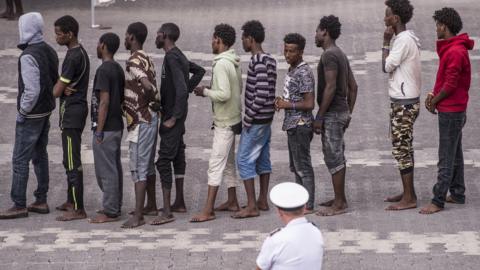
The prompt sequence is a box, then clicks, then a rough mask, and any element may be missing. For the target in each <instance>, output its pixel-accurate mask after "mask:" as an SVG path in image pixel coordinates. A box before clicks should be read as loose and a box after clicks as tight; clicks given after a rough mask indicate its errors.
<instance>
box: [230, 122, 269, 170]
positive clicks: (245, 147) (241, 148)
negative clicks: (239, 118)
mask: <svg viewBox="0 0 480 270" xmlns="http://www.w3.org/2000/svg"><path fill="white" fill-rule="evenodd" d="M271 136H272V128H271V125H270V124H264V125H252V126H251V127H250V128H249V129H248V130H247V129H246V128H243V130H242V135H241V137H240V143H239V145H238V152H237V168H238V173H239V175H240V179H242V180H248V179H252V178H255V176H256V175H262V174H267V173H271V172H272V165H271V163H270V138H271Z"/></svg>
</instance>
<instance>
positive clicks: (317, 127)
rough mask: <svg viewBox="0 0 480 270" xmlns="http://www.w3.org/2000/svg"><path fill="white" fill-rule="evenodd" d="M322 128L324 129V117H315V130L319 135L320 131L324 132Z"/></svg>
mask: <svg viewBox="0 0 480 270" xmlns="http://www.w3.org/2000/svg"><path fill="white" fill-rule="evenodd" d="M322 129H323V119H315V121H313V132H315V134H317V135H319V134H320V133H322Z"/></svg>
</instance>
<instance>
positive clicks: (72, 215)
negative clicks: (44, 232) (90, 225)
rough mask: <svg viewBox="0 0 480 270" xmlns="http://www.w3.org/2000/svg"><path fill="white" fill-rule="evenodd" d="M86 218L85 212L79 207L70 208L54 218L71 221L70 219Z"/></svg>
mask: <svg viewBox="0 0 480 270" xmlns="http://www.w3.org/2000/svg"><path fill="white" fill-rule="evenodd" d="M85 218H87V213H85V210H83V209H79V210H71V211H67V212H65V213H63V215H61V216H58V217H57V218H56V219H55V220H56V221H72V220H77V219H85Z"/></svg>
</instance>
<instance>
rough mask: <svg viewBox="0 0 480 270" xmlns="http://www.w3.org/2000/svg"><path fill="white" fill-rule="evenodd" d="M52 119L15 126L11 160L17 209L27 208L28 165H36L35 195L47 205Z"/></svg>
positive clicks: (13, 194)
mask: <svg viewBox="0 0 480 270" xmlns="http://www.w3.org/2000/svg"><path fill="white" fill-rule="evenodd" d="M49 130H50V116H47V117H44V118H38V119H26V120H25V122H24V123H22V124H19V123H17V124H16V127H15V146H14V147H13V158H12V169H13V175H12V189H11V192H10V196H11V198H12V201H13V202H14V203H15V206H16V207H19V208H25V207H26V206H27V198H26V193H27V182H28V169H29V168H28V165H29V163H30V160H31V161H32V163H33V168H34V171H35V176H36V177H37V183H38V186H37V190H35V192H34V193H33V194H34V196H35V198H36V201H37V202H39V203H46V202H47V192H48V182H49V172H48V153H47V144H48V132H49Z"/></svg>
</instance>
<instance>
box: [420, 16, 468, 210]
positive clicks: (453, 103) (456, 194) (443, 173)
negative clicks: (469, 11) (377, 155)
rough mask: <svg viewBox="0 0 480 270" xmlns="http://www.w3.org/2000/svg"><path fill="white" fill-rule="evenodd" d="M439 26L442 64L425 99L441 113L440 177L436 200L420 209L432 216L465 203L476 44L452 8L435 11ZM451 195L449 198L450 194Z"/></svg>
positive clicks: (438, 33) (431, 109) (438, 49)
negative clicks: (465, 140) (465, 137)
mask: <svg viewBox="0 0 480 270" xmlns="http://www.w3.org/2000/svg"><path fill="white" fill-rule="evenodd" d="M433 19H434V20H435V22H436V24H437V37H438V41H437V53H438V55H439V57H440V64H439V67H438V72H437V80H436V82H435V87H434V89H433V92H432V93H429V94H428V96H427V99H426V100H425V107H426V108H427V110H428V111H430V112H431V113H436V112H435V110H437V111H438V128H439V132H440V136H439V139H440V140H439V141H440V144H439V149H438V178H437V183H436V184H435V186H434V187H433V195H434V196H433V199H432V201H431V203H430V204H428V205H426V206H425V207H423V208H422V209H421V210H420V213H421V214H433V213H436V212H439V211H441V210H443V207H444V204H445V202H447V203H460V204H463V203H465V182H464V178H463V150H462V128H463V126H464V125H465V122H466V110H467V103H468V90H469V89H470V81H471V67H470V58H469V55H468V50H471V49H473V45H474V42H473V40H471V39H470V38H469V37H468V35H467V34H460V35H457V34H458V33H459V32H460V30H462V19H461V18H460V16H459V15H458V13H457V11H455V10H454V9H453V8H443V9H441V10H437V11H435V14H434V15H433ZM448 191H450V196H448V197H447V192H448Z"/></svg>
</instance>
